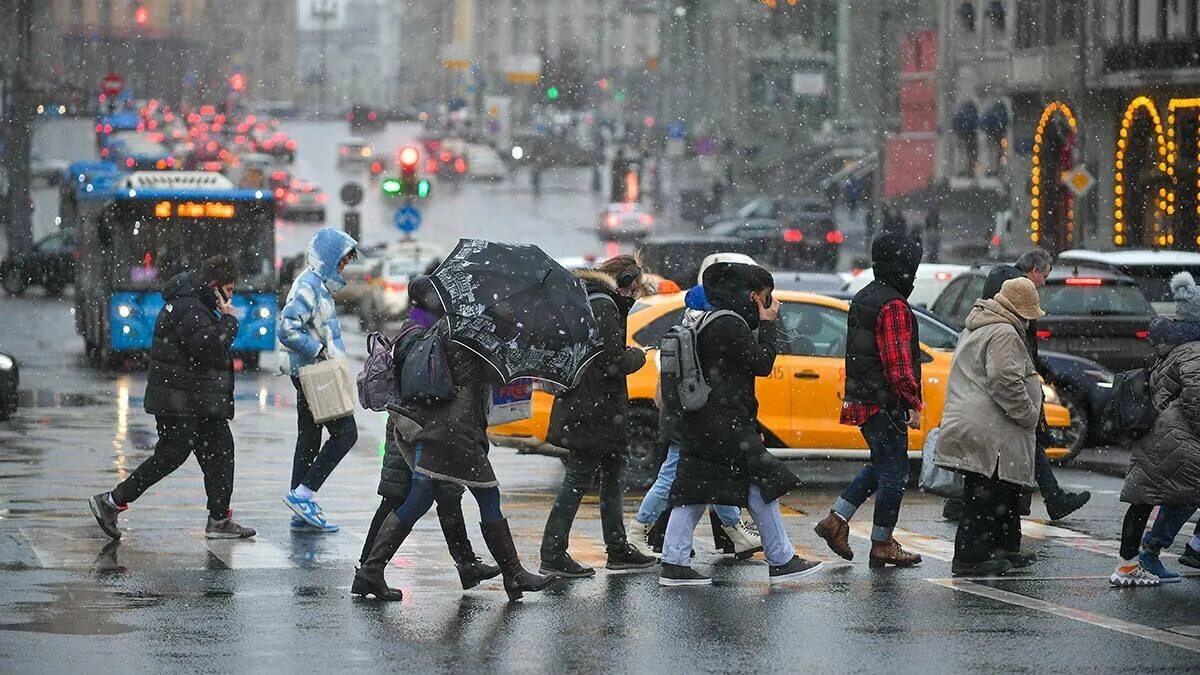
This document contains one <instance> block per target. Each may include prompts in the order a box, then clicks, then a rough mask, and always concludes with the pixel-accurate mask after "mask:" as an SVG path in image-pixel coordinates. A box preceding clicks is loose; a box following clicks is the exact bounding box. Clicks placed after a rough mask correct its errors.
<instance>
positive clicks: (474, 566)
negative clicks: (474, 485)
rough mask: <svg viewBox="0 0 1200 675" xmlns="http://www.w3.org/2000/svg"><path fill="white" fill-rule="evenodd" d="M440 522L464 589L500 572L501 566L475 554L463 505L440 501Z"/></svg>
mask: <svg viewBox="0 0 1200 675" xmlns="http://www.w3.org/2000/svg"><path fill="white" fill-rule="evenodd" d="M437 514H438V522H439V523H441V525H442V536H444V537H445V538H446V548H447V549H449V550H450V557H451V558H453V559H454V566H455V567H456V568H458V579H459V581H461V582H462V587H463V590H464V591H465V590H467V589H468V588H474V587H476V586H478V585H479V582H481V581H484V580H486V579H491V578H492V577H495V576H498V575H499V574H500V568H499V567H497V566H495V565H488V564H487V563H485V562H483V561H482V560H480V559H479V557H478V556H476V555H475V549H474V548H473V547H472V546H471V539H470V538H469V537H468V536H467V522H466V520H465V519H464V518H463V513H462V506H461V505H460V504H459V503H457V502H455V503H453V504H445V505H443V503H442V502H438V507H437Z"/></svg>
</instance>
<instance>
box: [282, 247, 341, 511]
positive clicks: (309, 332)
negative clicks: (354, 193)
mask: <svg viewBox="0 0 1200 675" xmlns="http://www.w3.org/2000/svg"><path fill="white" fill-rule="evenodd" d="M356 246H358V242H356V241H354V239H353V238H352V237H351V236H350V235H348V234H346V233H345V232H342V231H341V230H335V229H333V228H331V227H325V228H322V229H320V230H319V231H317V233H316V234H315V235H313V238H312V241H311V242H309V244H308V253H307V254H306V255H307V261H308V269H306V270H305V271H304V272H303V273H301V274H300V276H298V277H296V280H295V281H293V282H292V289H291V291H289V292H288V297H287V302H286V303H285V304H284V305H283V309H281V310H280V311H279V326H278V331H277V332H278V335H279V344H280V346H281V348H280V356H279V367H280V369H281V370H282V371H283V372H284V373H286V374H288V375H290V376H291V378H292V384H293V385H294V386H295V387H296V453H295V456H294V457H293V459H292V480H291V491H290V492H288V493H287V495H285V496H284V498H283V503H284V504H287V506H288V508H289V509H291V510H292V512H293V513H294V514H295V515H294V516H293V517H292V527H294V528H306V527H307V528H312V529H316V530H317V531H319V532H336V531H337V530H338V526H337V525H335V524H333V523H331V522H329V521H328V520H327V519H326V518H325V513H324V512H323V511H322V510H321V507H320V506H319V505H318V504H317V502H316V499H315V497H316V495H317V491H318V490H320V489H321V486H322V485H324V484H325V480H326V479H328V478H329V475H330V474H331V473H333V470H334V469H335V468H336V467H337V465H338V463H339V462H341V461H342V458H344V457H345V456H346V453H348V452H350V448H352V447H354V444H355V443H356V442H358V426H357V425H356V424H355V423H354V416H353V415H348V416H346V417H341V418H338V419H335V420H329V421H328V422H324V423H321V424H317V423H316V422H315V421H314V420H313V416H312V412H311V411H310V410H309V408H308V401H307V399H305V397H304V390H303V389H302V388H301V387H300V369H301V368H303V367H304V366H307V365H309V364H313V363H317V362H318V361H323V360H325V359H330V358H336V357H341V356H345V354H346V345H345V344H343V343H342V328H341V324H339V323H338V317H337V306H336V305H335V304H334V301H333V294H334V293H336V292H338V291H339V290H341V288H342V287H343V286H345V285H346V280H345V279H343V278H342V270H343V269H345V268H346V265H347V264H348V263H349V262H350V261H351V260H353V259H354V258H356V257H357V255H358V254H357V251H356V250H355V247H356ZM322 427H323V428H324V429H325V431H327V432H329V439H328V440H326V441H325V444H324V445H321V429H322Z"/></svg>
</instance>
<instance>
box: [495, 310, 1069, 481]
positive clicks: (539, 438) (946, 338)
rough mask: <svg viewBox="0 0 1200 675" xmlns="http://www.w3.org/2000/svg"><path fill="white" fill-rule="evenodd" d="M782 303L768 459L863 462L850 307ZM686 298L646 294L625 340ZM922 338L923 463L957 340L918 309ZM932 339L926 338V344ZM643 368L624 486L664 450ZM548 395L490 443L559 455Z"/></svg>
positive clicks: (1055, 417)
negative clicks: (847, 398) (851, 378)
mask: <svg viewBox="0 0 1200 675" xmlns="http://www.w3.org/2000/svg"><path fill="white" fill-rule="evenodd" d="M774 295H775V297H777V298H779V300H780V302H781V304H782V306H781V307H780V312H779V327H780V329H781V332H782V340H781V343H782V344H781V345H780V351H779V356H778V357H777V358H776V359H775V369H774V370H773V371H772V373H771V374H770V375H769V376H768V377H763V378H759V379H758V384H757V391H758V400H759V411H758V412H759V417H758V420H759V424H760V425H761V426H762V429H763V433H764V435H765V436H766V439H767V446H768V448H769V449H770V451H771V453H772V454H774V455H776V456H778V457H781V458H785V459H793V458H802V457H815V458H830V459H866V458H867V457H868V454H869V453H868V450H867V444H866V441H864V440H863V437H862V434H861V433H860V432H859V430H858V428H857V427H851V426H846V425H843V424H839V423H838V419H839V417H840V414H841V408H842V398H843V395H844V390H845V380H846V370H845V349H846V316H847V311H848V310H849V307H850V305H849V303H848V302H846V301H844V300H839V299H836V298H830V297H827V296H823V295H815V294H810V293H800V292H795V291H776V292H775V293H774ZM684 309H685V307H684V295H683V294H682V293H675V294H670V295H655V296H651V297H648V298H644V299H642V300H640V301H638V303H637V304H636V305H635V306H634V308H633V310H632V311H631V312H630V314H629V344H630V345H632V346H638V347H654V346H656V345H658V343H659V341H660V340H661V339H662V337H663V335H665V334H666V332H667V331H668V330H669V329H670V328H671V327H672V326H675V325H677V324H678V323H679V322H680V320H681V318H682V316H683V312H684ZM917 320H918V324H919V331H920V334H921V336H922V345H921V352H922V365H921V376H922V377H923V378H924V381H923V382H922V383H921V386H922V390H923V395H924V400H925V413H924V416H923V420H922V421H923V424H922V428H921V430H919V431H912V432H909V435H908V438H909V457H910V458H915V459H919V458H920V456H921V448H922V447H923V446H924V443H925V434H926V432H927V431H928V430H930V429H933V428H934V427H936V426H937V425H938V424H939V423H940V422H941V418H942V406H943V405H945V402H946V381H947V379H948V378H949V375H950V361H951V357H952V356H953V345H954V344H955V342H956V336H955V334H954V333H953V332H952V331H950V330H949V329H948V328H946V327H944V326H941V325H940V324H938V323H937V322H936V321H934V320H932V319H930V318H929V317H927V316H925V315H923V314H921V313H918V314H917ZM927 336H928V338H929V339H926V337H927ZM647 356H648V358H647V360H646V365H645V366H644V367H643V368H642V369H641V370H639V371H638V372H636V373H634V374H632V375H630V376H629V400H630V408H631V410H630V413H631V414H630V436H631V438H630V446H631V447H630V480H631V483H634V482H641V483H645V482H646V481H647V480H648V479H652V478H653V475H654V474H655V473H656V472H657V470H658V465H659V463H661V461H662V458H663V456H664V454H665V448H664V447H662V445H661V443H660V442H659V439H658V412H657V409H656V407H655V403H654V394H655V389H656V386H657V384H658V367H657V358H656V356H657V352H655V351H654V350H651V351H650V352H649V353H648V355H647ZM1044 389H1045V392H1046V400H1047V406H1046V419H1047V422H1048V423H1049V425H1050V427H1051V432H1052V434H1053V435H1054V436H1055V438H1059V439H1061V438H1063V437H1064V433H1065V432H1066V431H1067V429H1068V428H1069V426H1070V421H1071V420H1070V414H1069V413H1068V412H1067V409H1066V408H1064V407H1062V406H1061V405H1058V404H1057V394H1056V393H1055V392H1054V390H1053V389H1052V388H1051V387H1049V386H1044ZM553 402H554V398H553V396H551V395H550V394H548V393H546V392H543V391H535V392H534V395H533V404H532V408H533V415H532V417H530V418H529V419H525V420H521V421H517V422H511V423H509V424H504V425H498V426H493V427H492V428H491V429H490V430H489V433H490V436H491V438H492V442H493V443H494V444H496V445H499V446H506V447H513V448H517V449H518V450H520V451H522V452H530V453H537V454H546V455H553V456H564V455H565V454H566V453H565V451H564V450H563V449H561V448H557V447H555V446H552V445H550V444H548V443H546V442H545V439H546V432H547V429H548V428H549V425H550V408H551V406H552V405H553ZM1047 454H1048V455H1049V456H1050V457H1051V458H1052V459H1056V458H1058V457H1062V456H1064V455H1066V454H1067V449H1066V448H1065V447H1057V448H1050V449H1048V450H1047Z"/></svg>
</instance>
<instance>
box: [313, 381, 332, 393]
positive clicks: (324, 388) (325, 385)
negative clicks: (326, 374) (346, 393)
mask: <svg viewBox="0 0 1200 675" xmlns="http://www.w3.org/2000/svg"><path fill="white" fill-rule="evenodd" d="M332 386H333V383H332V382H326V383H325V384H323V385H321V384H318V385H317V391H325V390H326V389H328V388H330V387H332Z"/></svg>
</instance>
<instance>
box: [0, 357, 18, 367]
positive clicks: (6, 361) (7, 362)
mask: <svg viewBox="0 0 1200 675" xmlns="http://www.w3.org/2000/svg"><path fill="white" fill-rule="evenodd" d="M14 365H16V363H15V362H14V361H13V360H12V357H11V356H8V355H7V354H0V370H12V369H13V366H14Z"/></svg>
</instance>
